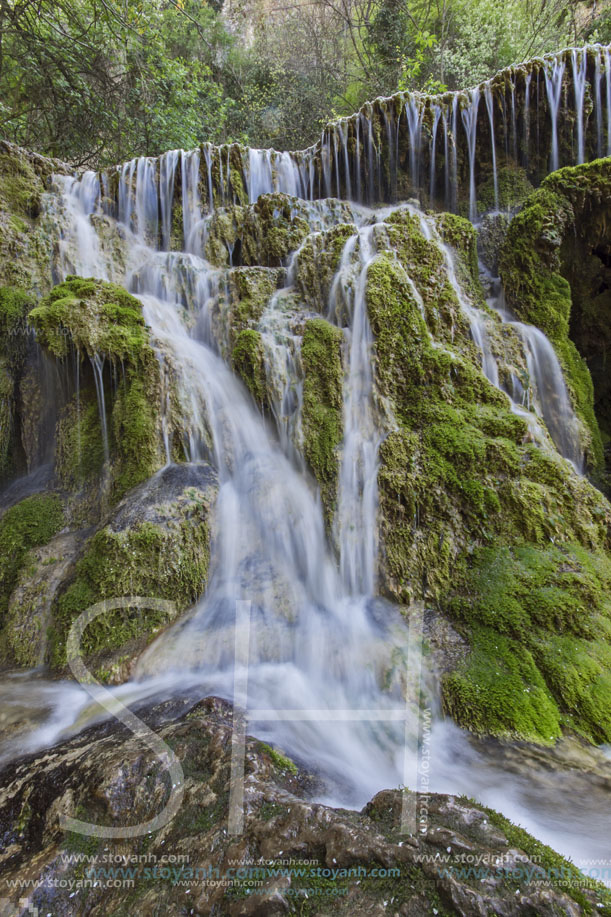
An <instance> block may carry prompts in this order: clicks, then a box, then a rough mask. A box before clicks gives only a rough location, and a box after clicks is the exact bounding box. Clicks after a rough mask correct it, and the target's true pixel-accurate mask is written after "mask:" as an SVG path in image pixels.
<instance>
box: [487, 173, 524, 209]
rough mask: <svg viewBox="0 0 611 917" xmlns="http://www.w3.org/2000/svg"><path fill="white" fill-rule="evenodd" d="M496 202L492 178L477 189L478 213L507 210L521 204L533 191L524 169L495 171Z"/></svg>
mask: <svg viewBox="0 0 611 917" xmlns="http://www.w3.org/2000/svg"><path fill="white" fill-rule="evenodd" d="M497 189H498V200H497V201H496V202H495V199H494V178H493V176H492V175H491V176H490V178H488V179H486V181H483V182H481V183H480V184H479V186H478V188H477V209H478V210H479V212H480V213H485V211H487V210H492V209H493V208H494V207H495V206H496V207H497V208H498V209H500V210H509V209H511V208H513V207H516V206H517V205H518V204H521V203H522V202H523V201H524V200H525V199H526V198H527V197H528V195H529V194H531V192H532V191H533V186H532V185H531V183H530V182H529V180H528V177H527V175H526V172H525V171H524V169H519V168H512V167H510V166H502V167H501V168H499V169H498V171H497Z"/></svg>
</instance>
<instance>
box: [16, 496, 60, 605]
mask: <svg viewBox="0 0 611 917" xmlns="http://www.w3.org/2000/svg"><path fill="white" fill-rule="evenodd" d="M63 525H64V511H63V508H62V503H61V500H60V499H59V497H58V496H57V495H55V494H41V495H35V496H33V497H27V498H26V499H25V500H22V501H21V503H17V504H16V506H12V507H10V509H8V510H7V511H6V513H5V514H4V516H3V517H2V519H1V520H0V619H2V620H3V619H4V617H5V615H6V612H7V609H8V602H9V599H10V596H11V593H12V591H13V589H14V588H15V585H16V583H17V577H18V574H19V571H20V569H21V567H22V564H23V562H24V559H25V557H26V555H27V552H28V550H29V549H30V548H34V547H37V546H38V545H43V544H47V542H49V541H50V540H51V539H52V538H53V536H54V535H56V534H57V532H59V530H60V529H61V528H62V526H63Z"/></svg>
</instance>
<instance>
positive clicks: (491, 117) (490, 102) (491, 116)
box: [484, 83, 499, 210]
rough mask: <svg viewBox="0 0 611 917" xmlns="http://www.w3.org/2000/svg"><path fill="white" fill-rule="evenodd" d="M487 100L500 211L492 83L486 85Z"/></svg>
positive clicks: (495, 191)
mask: <svg viewBox="0 0 611 917" xmlns="http://www.w3.org/2000/svg"><path fill="white" fill-rule="evenodd" d="M484 95H485V98H486V108H487V109H488V120H489V122H490V146H491V148H492V178H493V182H494V209H495V210H498V209H499V179H498V175H497V171H496V142H495V139H494V99H493V98H492V90H491V88H490V83H486V89H485V92H484Z"/></svg>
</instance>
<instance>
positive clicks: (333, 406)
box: [301, 318, 343, 522]
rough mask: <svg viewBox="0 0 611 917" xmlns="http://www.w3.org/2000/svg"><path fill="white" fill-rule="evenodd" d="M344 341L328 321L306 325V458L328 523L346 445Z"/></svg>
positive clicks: (302, 350)
mask: <svg viewBox="0 0 611 917" xmlns="http://www.w3.org/2000/svg"><path fill="white" fill-rule="evenodd" d="M342 341H343V335H342V332H341V330H340V329H339V328H336V327H335V326H334V325H331V324H329V322H326V321H325V320H324V319H322V318H315V319H310V321H308V322H306V325H305V328H304V332H303V343H302V347H301V358H302V362H303V371H304V382H303V413H302V423H303V438H304V455H305V458H306V460H307V462H308V464H309V466H310V468H311V469H312V471H313V473H314V476H315V478H316V480H317V481H318V484H319V486H320V490H321V495H322V499H323V505H324V508H325V515H326V518H327V521H328V522H330V520H331V518H332V516H333V511H334V508H335V499H336V493H337V475H338V470H339V447H340V445H341V441H342V386H343V372H342V353H341V349H342Z"/></svg>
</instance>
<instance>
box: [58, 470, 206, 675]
mask: <svg viewBox="0 0 611 917" xmlns="http://www.w3.org/2000/svg"><path fill="white" fill-rule="evenodd" d="M215 481H216V479H215V477H214V475H213V474H212V472H211V471H210V470H209V469H207V468H206V467H204V466H201V467H197V466H193V468H191V467H190V466H183V467H180V466H178V467H176V466H169V467H168V468H167V469H165V470H164V471H163V472H162V473H160V475H159V476H157V477H156V478H153V479H152V480H151V482H147V483H145V484H143V485H141V486H140V487H139V488H137V489H136V490H134V491H132V492H130V494H129V495H128V496H127V497H126V498H125V499H124V500H123V501H122V502H121V503H120V504H119V505H118V507H117V509H116V510H115V511H114V512H113V515H112V517H111V519H110V520H109V521H108V522H107V523H106V524H105V525H104V526H103V527H102V528H100V529H99V530H98V531H97V532H96V533H95V534H94V535H93V537H91V538H90V539H89V540H88V541H87V543H86V544H85V546H84V548H83V550H82V555H81V557H80V559H79V560H78V563H77V564H76V567H75V569H74V572H73V574H72V576H71V578H70V582H69V584H68V583H64V585H63V587H62V590H61V593H60V594H59V597H58V598H57V599H56V601H55V603H54V608H53V616H52V632H51V645H50V661H51V663H52V665H53V666H54V667H56V668H63V666H64V665H65V641H66V637H67V634H68V631H69V628H70V625H71V624H72V622H73V621H74V620H75V618H77V617H78V615H79V614H81V613H82V612H83V611H85V610H86V609H87V608H89V607H90V606H91V605H93V604H95V603H96V602H99V601H101V600H102V599H108V598H122V597H126V596H141V597H144V598H146V597H152V598H156V599H157V598H161V599H169V600H170V601H172V602H173V603H174V604H175V613H179V612H181V611H184V610H185V609H186V608H187V607H189V606H190V605H192V604H193V603H194V602H195V601H196V600H197V599H198V598H199V597H200V596H201V595H202V593H203V591H204V588H205V585H206V582H207V576H208V562H209V553H210V519H209V513H210V508H211V505H212V501H213V499H214V494H215V487H216V483H215ZM169 620H170V619H169V618H168V616H167V613H166V612H161V611H158V610H143V609H141V608H127V609H123V610H120V611H117V612H113V613H109V614H108V615H104V616H101V617H100V618H98V619H96V621H94V622H93V623H92V624H91V625H90V626H89V628H88V629H87V632H86V634H85V636H84V638H83V650H84V653H85V655H86V657H88V658H90V659H91V662H92V665H93V667H94V668H100V669H104V671H108V670H109V669H110V668H111V667H112V665H113V664H114V663H115V662H116V661H117V659H118V658H120V657H122V656H124V655H125V654H126V653H128V654H129V656H130V658H133V656H135V655H137V653H138V651H141V650H142V649H143V648H144V646H146V644H147V643H148V642H150V640H151V639H152V638H153V637H154V636H155V634H156V633H157V632H158V631H159V629H160V628H161V627H162V626H164V625H166V624H167V623H168V622H169ZM125 674H127V673H126V672H125Z"/></svg>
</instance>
